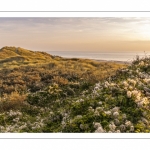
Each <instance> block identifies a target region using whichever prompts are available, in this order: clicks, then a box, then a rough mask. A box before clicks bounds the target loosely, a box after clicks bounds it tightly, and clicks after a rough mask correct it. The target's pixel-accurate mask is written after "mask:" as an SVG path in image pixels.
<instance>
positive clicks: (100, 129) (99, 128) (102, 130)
mask: <svg viewBox="0 0 150 150" xmlns="http://www.w3.org/2000/svg"><path fill="white" fill-rule="evenodd" d="M104 132H105V130H104V129H103V128H102V126H101V127H98V129H97V130H96V131H95V133H104Z"/></svg>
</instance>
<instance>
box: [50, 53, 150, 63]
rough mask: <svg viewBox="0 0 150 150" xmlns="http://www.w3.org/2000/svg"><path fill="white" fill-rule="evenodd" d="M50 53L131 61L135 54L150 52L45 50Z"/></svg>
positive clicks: (145, 54) (73, 56) (72, 56)
mask: <svg viewBox="0 0 150 150" xmlns="http://www.w3.org/2000/svg"><path fill="white" fill-rule="evenodd" d="M47 53H49V54H51V55H56V56H61V57H66V58H88V59H96V60H109V61H110V60H113V61H133V60H135V59H136V56H139V57H140V58H143V57H149V55H150V53H146V52H145V53H144V52H128V53H127V52H126V53H125V52H122V53H119V52H106V53H105V52H85V51H84V52H83V51H47Z"/></svg>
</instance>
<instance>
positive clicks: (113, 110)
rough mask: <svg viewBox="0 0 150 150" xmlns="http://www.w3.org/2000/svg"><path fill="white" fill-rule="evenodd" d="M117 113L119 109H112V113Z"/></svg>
mask: <svg viewBox="0 0 150 150" xmlns="http://www.w3.org/2000/svg"><path fill="white" fill-rule="evenodd" d="M117 111H119V107H114V108H113V109H112V110H111V112H112V113H114V112H117Z"/></svg>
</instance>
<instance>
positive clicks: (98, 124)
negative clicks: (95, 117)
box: [93, 122, 101, 129]
mask: <svg viewBox="0 0 150 150" xmlns="http://www.w3.org/2000/svg"><path fill="white" fill-rule="evenodd" d="M93 124H94V128H95V129H97V128H99V127H101V124H100V123H99V122H94V123H93Z"/></svg>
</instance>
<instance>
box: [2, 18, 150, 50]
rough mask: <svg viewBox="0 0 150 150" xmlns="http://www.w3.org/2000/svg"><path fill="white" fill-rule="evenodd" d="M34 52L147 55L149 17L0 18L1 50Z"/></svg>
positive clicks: (149, 30)
mask: <svg viewBox="0 0 150 150" xmlns="http://www.w3.org/2000/svg"><path fill="white" fill-rule="evenodd" d="M4 46H16V47H22V48H25V49H30V50H35V51H96V52H135V51H141V52H143V51H146V52H150V18H144V17H142V18H135V17H129V18H124V17H122V18H118V17H116V18H115V17H97V18H93V17H91V18H90V17H89V18H82V17H81V18H80V17H78V18H73V17H72V18H69V17H64V18H63V17H61V18H55V17H48V18H43V17H42V18H5V17H3V18H0V47H4Z"/></svg>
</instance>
